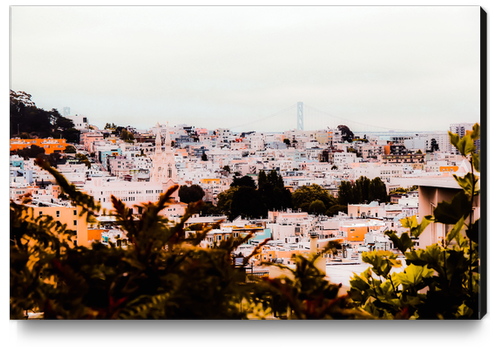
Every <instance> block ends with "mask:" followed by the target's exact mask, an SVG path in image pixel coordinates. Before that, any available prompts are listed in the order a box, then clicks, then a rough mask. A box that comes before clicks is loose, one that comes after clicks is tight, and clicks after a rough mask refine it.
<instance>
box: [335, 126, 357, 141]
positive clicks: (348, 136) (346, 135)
mask: <svg viewBox="0 0 490 347" xmlns="http://www.w3.org/2000/svg"><path fill="white" fill-rule="evenodd" d="M337 129H338V130H340V131H341V133H342V142H345V141H347V142H352V140H353V139H354V133H353V132H352V131H351V130H350V129H349V127H348V126H347V125H338V126H337Z"/></svg>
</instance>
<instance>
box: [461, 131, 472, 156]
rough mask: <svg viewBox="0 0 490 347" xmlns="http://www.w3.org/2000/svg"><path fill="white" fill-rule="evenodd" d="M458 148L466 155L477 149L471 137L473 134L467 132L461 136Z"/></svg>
mask: <svg viewBox="0 0 490 347" xmlns="http://www.w3.org/2000/svg"><path fill="white" fill-rule="evenodd" d="M458 150H459V152H460V153H461V154H462V155H464V156H465V157H466V156H467V155H468V154H470V153H471V152H474V151H476V146H475V144H474V142H473V139H472V138H471V134H467V135H465V136H463V137H462V138H461V140H460V141H459V143H458Z"/></svg>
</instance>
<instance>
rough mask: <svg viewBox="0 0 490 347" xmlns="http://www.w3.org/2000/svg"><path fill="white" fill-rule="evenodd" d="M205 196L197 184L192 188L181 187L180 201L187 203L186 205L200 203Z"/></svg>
mask: <svg viewBox="0 0 490 347" xmlns="http://www.w3.org/2000/svg"><path fill="white" fill-rule="evenodd" d="M204 195H205V192H204V190H203V189H202V188H201V186H199V185H197V184H193V185H191V186H180V188H179V198H180V201H182V202H185V203H186V204H188V203H190V202H197V201H200V200H202V198H203V197H204Z"/></svg>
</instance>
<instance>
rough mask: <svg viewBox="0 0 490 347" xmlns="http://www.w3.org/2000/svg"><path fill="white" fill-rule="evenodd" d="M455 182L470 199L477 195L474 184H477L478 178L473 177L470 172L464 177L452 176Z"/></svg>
mask: <svg viewBox="0 0 490 347" xmlns="http://www.w3.org/2000/svg"><path fill="white" fill-rule="evenodd" d="M453 177H454V179H455V180H456V182H458V184H459V186H460V187H461V188H463V190H464V192H465V193H466V194H467V195H469V196H470V197H471V195H472V194H473V195H477V194H478V191H477V188H476V182H478V177H476V176H475V175H473V174H472V173H471V172H468V173H467V174H466V175H465V176H464V177H459V176H456V175H453Z"/></svg>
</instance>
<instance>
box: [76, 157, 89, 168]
mask: <svg viewBox="0 0 490 347" xmlns="http://www.w3.org/2000/svg"><path fill="white" fill-rule="evenodd" d="M75 158H77V159H78V160H79V161H80V162H81V163H82V164H85V166H87V168H88V169H90V168H91V167H92V164H91V163H90V160H89V159H88V158H87V156H86V155H85V154H81V153H77V154H75Z"/></svg>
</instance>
